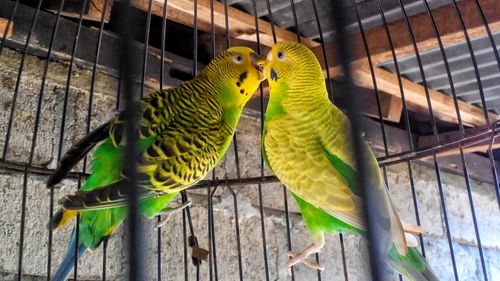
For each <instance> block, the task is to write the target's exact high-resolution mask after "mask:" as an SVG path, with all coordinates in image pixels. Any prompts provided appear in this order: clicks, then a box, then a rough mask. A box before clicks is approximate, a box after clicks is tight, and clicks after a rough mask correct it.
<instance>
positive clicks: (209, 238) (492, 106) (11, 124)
mask: <svg viewBox="0 0 500 281" xmlns="http://www.w3.org/2000/svg"><path fill="white" fill-rule="evenodd" d="M499 12H500V2H499V1H498V0H351V1H347V0H346V1H328V0H221V1H217V0H148V1H145V0H144V1H143V0H114V1H113V0H45V1H43V0H37V1H20V0H16V1H14V0H0V38H1V39H0V40H1V41H0V75H1V78H2V79H1V80H0V92H1V95H0V101H1V105H2V111H1V113H0V141H1V143H2V145H1V146H2V149H1V152H2V155H1V158H0V188H1V190H2V193H1V194H0V202H1V203H0V206H1V207H2V209H3V210H2V211H0V213H1V214H2V216H0V241H2V244H3V246H2V247H1V248H3V249H0V261H2V262H1V263H3V265H2V264H1V263H0V280H50V277H51V274H52V272H53V270H54V268H55V266H57V265H58V263H59V261H60V258H61V256H62V253H63V252H62V251H63V250H64V248H65V247H66V243H67V239H68V236H69V232H68V231H69V229H68V231H64V230H62V231H58V232H52V231H49V230H48V229H47V228H46V226H45V225H46V223H47V222H48V221H49V219H50V218H52V216H53V210H54V208H55V207H56V205H57V198H60V197H61V196H62V195H64V194H67V193H68V192H72V191H75V190H76V188H79V187H80V185H81V183H82V180H83V179H85V177H86V176H87V175H88V172H89V167H88V165H87V163H88V160H87V159H85V161H83V163H82V165H80V166H78V167H77V168H75V169H74V170H73V171H72V172H71V174H70V177H69V178H68V180H67V181H66V182H64V184H63V185H64V186H67V188H65V189H64V190H59V189H53V188H52V189H50V190H49V191H48V192H47V189H46V188H45V187H44V183H45V181H46V178H47V177H48V175H49V174H50V173H51V172H52V171H53V170H54V168H55V165H56V163H57V161H58V159H60V158H61V157H62V155H63V153H64V151H66V150H67V149H68V148H69V146H70V145H71V144H72V143H74V142H76V141H77V140H78V139H79V137H81V136H83V135H85V134H86V133H88V132H89V131H90V130H91V129H92V128H95V127H96V126H98V125H99V124H100V123H101V122H103V121H104V120H106V119H107V118H109V117H110V116H111V115H110V112H113V111H115V110H118V109H121V110H133V104H132V101H134V100H137V99H139V98H140V97H142V96H143V95H146V94H147V93H148V92H149V91H152V90H157V89H164V88H166V87H173V86H175V85H177V84H179V83H181V82H182V81H184V80H188V79H190V78H192V77H193V76H195V75H196V74H197V73H198V71H199V70H200V69H201V68H202V67H203V66H204V64H206V63H207V62H208V61H209V60H210V58H213V57H214V56H215V55H216V54H217V53H219V52H220V51H221V50H223V49H226V48H227V47H229V46H233V45H240V44H243V45H246V46H251V47H253V48H254V49H255V50H257V51H258V52H259V53H261V54H265V53H266V52H267V50H268V49H269V47H270V46H272V44H273V43H274V42H277V41H282V40H296V41H299V42H301V43H303V44H305V45H306V46H308V47H309V48H311V49H312V50H313V51H314V53H315V54H316V55H317V57H318V59H319V60H320V62H321V64H322V67H323V69H324V70H325V74H326V77H325V79H326V80H325V81H326V83H327V88H328V89H329V93H330V96H331V99H332V100H333V101H334V103H336V104H337V105H338V106H340V107H341V108H343V109H346V111H348V112H354V111H358V112H359V113H361V114H360V115H358V114H349V116H350V117H351V118H352V119H351V121H352V122H353V127H354V128H355V129H358V130H360V131H362V132H363V134H362V135H363V137H364V138H365V139H366V140H367V141H368V143H369V144H370V145H371V146H372V148H373V149H374V150H375V151H376V153H377V156H378V160H379V164H380V167H381V169H382V171H383V175H384V176H385V180H386V184H387V186H388V188H389V189H390V193H391V196H394V198H396V199H395V201H396V202H397V204H396V205H397V209H398V211H400V213H401V215H402V217H403V218H404V219H405V220H408V221H411V222H414V223H416V224H418V225H422V226H424V227H427V228H429V229H430V231H429V232H428V233H426V234H424V235H420V237H419V244H420V250H421V252H422V253H423V255H424V256H425V257H426V258H427V259H428V261H429V262H430V264H431V266H433V267H434V268H435V270H436V272H437V273H438V275H439V277H440V278H442V280H500V271H499V266H498V265H499V264H500V250H499V249H500V244H498V240H499V239H498V237H499V236H498V235H499V234H498V233H499V231H500V229H499V227H498V225H500V224H499V222H500V216H499V211H500V184H499V180H498V172H499V171H500V167H499V166H500V165H499V163H498V160H497V159H498V158H499V156H500V155H499V153H500V152H499V151H498V150H497V149H498V148H499V147H500V145H499V142H498V141H497V139H496V136H497V133H498V132H499V131H500V126H498V124H497V122H498V120H499V118H498V115H497V114H500V92H499V91H500V86H499V85H500V56H499V53H498V52H499V51H498V50H499V49H498V47H497V42H499V40H500V13H499ZM351 97H353V98H351ZM266 102H267V94H266V92H265V89H264V87H262V86H261V88H260V90H259V91H258V92H257V93H256V94H255V98H254V99H253V100H251V101H250V102H249V105H248V106H247V109H246V111H245V117H244V119H245V120H244V121H241V122H240V125H239V129H238V132H237V134H236V135H235V137H234V140H233V143H232V147H231V148H230V149H229V150H230V151H229V152H228V153H227V155H226V156H225V158H224V161H223V163H221V164H220V165H219V166H218V167H217V168H216V169H215V170H214V171H213V172H212V174H211V176H210V177H208V178H207V179H206V180H204V181H202V182H201V183H199V184H197V185H196V186H195V187H193V188H191V189H189V190H188V192H185V193H183V195H182V198H181V199H179V200H182V201H186V200H188V197H189V198H190V200H191V201H192V202H193V205H192V206H191V208H187V209H185V210H184V211H183V212H182V214H178V215H173V217H172V218H171V221H170V222H169V223H168V224H167V225H166V226H164V227H162V228H159V229H157V230H156V229H153V228H152V227H150V223H149V222H146V221H144V220H142V219H141V218H140V217H139V216H138V215H137V214H136V212H134V211H131V216H130V219H129V220H128V225H127V227H122V229H123V230H124V231H123V232H118V233H117V234H115V235H114V236H113V238H112V239H110V240H109V242H108V241H106V242H105V243H104V245H103V246H102V247H101V248H100V250H97V251H96V252H95V253H93V254H91V255H87V257H85V258H83V259H82V261H80V262H79V263H77V266H76V267H75V270H74V273H73V275H72V276H73V278H74V279H75V280H76V279H78V280H124V279H127V278H129V279H130V280H285V279H287V280H288V279H291V280H316V279H317V280H367V279H369V278H373V280H382V279H380V276H381V275H380V276H379V275H377V272H379V271H380V272H382V273H384V274H382V275H383V276H385V277H384V278H383V280H386V279H387V280H396V279H399V280H404V279H405V278H404V277H402V276H400V275H397V274H391V273H387V272H385V270H384V269H379V268H374V267H373V265H374V264H375V263H374V262H375V261H373V260H372V262H371V263H369V262H368V260H369V259H368V258H367V257H366V256H367V255H366V253H367V247H366V245H367V244H366V243H364V242H363V241H364V240H363V238H359V237H355V236H354V235H350V234H338V235H336V234H335V235H330V237H329V238H328V239H327V244H328V245H329V246H327V247H326V248H325V251H323V253H322V254H321V255H316V260H317V261H321V262H323V263H324V264H325V265H326V267H327V269H326V271H325V272H313V271H312V270H309V269H305V268H300V267H296V268H294V269H293V270H292V274H291V275H288V272H287V270H286V268H285V264H286V261H287V257H286V254H285V252H286V251H289V250H292V249H294V248H296V247H298V245H300V246H303V245H305V244H306V243H307V241H309V239H310V238H309V237H308V236H307V234H306V233H305V229H304V225H303V223H302V222H301V218H300V215H299V214H298V213H297V208H296V207H295V206H294V205H293V203H292V202H291V201H290V200H291V199H290V198H291V197H290V195H289V193H288V192H287V191H286V189H285V188H284V187H283V186H282V185H281V184H280V183H279V182H278V180H277V179H276V177H275V176H273V175H272V174H270V173H269V172H268V171H267V170H266V168H265V165H264V161H263V158H262V156H261V154H260V147H259V145H260V132H261V129H262V126H263V120H264V112H265V106H266ZM134 126H135V124H132V122H131V123H129V128H131V130H129V132H131V134H130V135H129V136H130V138H129V139H131V140H132V139H133V133H132V132H133V128H134ZM355 135H356V134H355ZM355 139H358V141H359V138H355ZM129 145H133V142H132V141H131V143H129ZM133 157H134V155H133V152H131V151H129V153H128V158H127V159H134V158H133ZM130 162H131V163H133V162H134V161H130ZM358 167H359V168H360V169H362V167H363V165H362V164H360V166H358ZM127 173H128V175H129V176H130V178H131V179H133V178H134V174H135V172H134V167H130V170H129V171H127ZM361 183H362V180H361ZM132 190H133V189H132ZM292 201H293V200H292ZM130 203H131V206H134V204H137V199H136V198H135V197H134V196H132V199H131V201H130ZM422 206H424V207H423V208H422ZM131 209H132V210H134V208H131ZM370 211H371V209H368V210H367V214H368V216H367V218H368V220H369V219H370ZM158 220H160V218H158ZM69 228H71V227H69ZM125 234H128V239H125V236H126V235H125ZM368 238H372V235H370V236H369V237H368ZM371 244H372V243H368V245H371ZM202 249H206V250H208V251H209V254H208V256H207V257H206V259H205V260H202V259H203V258H205V257H204V256H203V254H200V252H201V253H203V251H202ZM129 250H130V251H129ZM369 252H371V253H372V254H371V255H369V256H370V257H371V258H372V259H373V258H376V255H373V251H369ZM370 264H371V265H372V266H371V268H372V270H370ZM370 274H373V275H370ZM370 276H371V277H370Z"/></svg>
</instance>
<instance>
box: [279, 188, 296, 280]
mask: <svg viewBox="0 0 500 281" xmlns="http://www.w3.org/2000/svg"><path fill="white" fill-rule="evenodd" d="M282 188H283V201H284V202H283V203H284V204H285V222H286V242H287V246H288V248H287V250H288V251H289V252H290V251H292V232H291V230H290V229H291V227H290V212H289V211H288V197H287V190H286V187H285V186H282ZM290 272H291V275H292V276H291V278H292V281H294V280H295V268H294V267H293V266H292V267H291V268H290Z"/></svg>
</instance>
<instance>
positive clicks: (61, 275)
mask: <svg viewBox="0 0 500 281" xmlns="http://www.w3.org/2000/svg"><path fill="white" fill-rule="evenodd" d="M76 243H77V241H76V232H75V230H73V233H72V234H71V240H70V242H69V245H68V248H67V250H66V255H64V259H63V260H62V262H61V264H60V265H59V268H58V269H57V271H56V273H55V274H54V276H53V277H52V279H51V280H52V281H65V280H66V279H67V278H68V276H69V274H70V273H71V270H72V269H73V267H74V266H75V259H76V260H78V259H79V258H80V257H81V256H82V255H83V254H84V253H85V252H86V251H87V249H88V248H87V247H86V246H85V245H83V244H81V243H80V244H78V249H77V250H76V252H75V247H77V245H76Z"/></svg>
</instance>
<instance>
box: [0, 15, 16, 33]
mask: <svg viewBox="0 0 500 281" xmlns="http://www.w3.org/2000/svg"><path fill="white" fill-rule="evenodd" d="M8 23H9V20H8V19H4V18H0V38H3V36H4V35H5V32H7V35H6V37H7V38H11V37H12V31H13V30H14V22H11V23H10V25H9V29H8V30H7V25H8Z"/></svg>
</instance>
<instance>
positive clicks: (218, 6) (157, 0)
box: [131, 0, 320, 48]
mask: <svg viewBox="0 0 500 281" xmlns="http://www.w3.org/2000/svg"><path fill="white" fill-rule="evenodd" d="M152 1H153V3H152V13H153V14H154V15H156V16H160V17H163V3H164V1H163V0H152ZM131 3H132V5H133V6H134V7H136V8H137V9H140V10H143V11H147V10H148V5H149V0H132V1H131ZM213 6H214V7H213V8H214V27H215V30H216V33H219V34H223V33H225V30H226V23H225V14H226V13H225V8H224V4H223V3H221V2H219V1H214V3H213ZM167 8H168V9H167V10H168V13H167V18H168V19H170V20H173V21H175V22H178V23H181V24H183V25H187V26H191V27H192V26H194V1H193V0H169V1H168V3H167ZM197 12H198V28H199V29H200V30H202V31H205V32H210V31H211V8H210V0H198V10H197ZM227 13H228V21H229V34H230V36H231V37H234V38H238V39H242V40H248V41H257V36H256V28H255V19H254V17H253V16H252V15H250V14H248V13H246V12H243V11H240V10H238V9H236V8H233V7H228V10H227ZM258 26H259V39H260V42H261V44H263V45H265V46H272V45H273V44H274V41H273V37H272V25H271V24H270V23H269V22H267V21H264V20H261V19H259V20H258ZM275 32H276V39H277V40H278V41H283V40H293V41H295V40H297V35H296V34H295V33H293V32H290V31H288V30H285V29H283V28H280V27H278V26H275ZM301 42H302V43H304V44H305V45H306V46H308V47H311V48H312V47H316V46H319V45H320V44H319V43H318V42H315V41H313V40H310V39H307V38H304V37H302V38H301Z"/></svg>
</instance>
